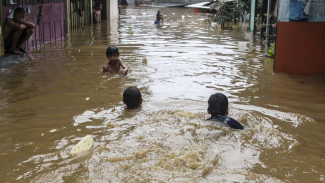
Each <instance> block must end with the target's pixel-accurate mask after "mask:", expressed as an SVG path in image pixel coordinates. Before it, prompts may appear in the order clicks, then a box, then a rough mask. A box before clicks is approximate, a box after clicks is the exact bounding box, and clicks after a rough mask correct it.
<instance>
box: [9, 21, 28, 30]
mask: <svg viewBox="0 0 325 183" xmlns="http://www.w3.org/2000/svg"><path fill="white" fill-rule="evenodd" d="M6 24H7V25H8V26H9V27H12V28H14V29H18V30H23V29H25V28H26V25H24V24H19V23H16V22H14V21H12V20H10V19H8V20H7V21H6Z"/></svg>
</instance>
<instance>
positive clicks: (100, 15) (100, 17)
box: [98, 11, 102, 23]
mask: <svg viewBox="0 0 325 183" xmlns="http://www.w3.org/2000/svg"><path fill="white" fill-rule="evenodd" d="M101 20H102V12H101V11H99V13H98V21H99V23H101Z"/></svg>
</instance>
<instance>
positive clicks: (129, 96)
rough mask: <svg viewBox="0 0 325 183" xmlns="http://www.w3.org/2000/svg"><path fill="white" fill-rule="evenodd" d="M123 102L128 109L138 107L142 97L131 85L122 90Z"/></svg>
mask: <svg viewBox="0 0 325 183" xmlns="http://www.w3.org/2000/svg"><path fill="white" fill-rule="evenodd" d="M123 103H124V104H126V106H127V108H128V109H136V108H139V107H140V105H141V104H142V97H141V92H140V90H139V89H138V88H137V87H135V86H133V87H129V88H127V89H126V90H124V92H123Z"/></svg>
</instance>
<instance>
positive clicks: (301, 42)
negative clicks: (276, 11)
mask: <svg viewBox="0 0 325 183" xmlns="http://www.w3.org/2000/svg"><path fill="white" fill-rule="evenodd" d="M324 33H325V22H278V30H277V41H276V52H275V60H274V72H285V73H288V74H300V75H312V74H319V73H323V74H325V61H324V58H325V51H324V50H325V36H324Z"/></svg>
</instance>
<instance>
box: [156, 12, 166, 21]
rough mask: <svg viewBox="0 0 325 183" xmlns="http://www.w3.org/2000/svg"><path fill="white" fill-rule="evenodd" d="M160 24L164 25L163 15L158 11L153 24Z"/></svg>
mask: <svg viewBox="0 0 325 183" xmlns="http://www.w3.org/2000/svg"><path fill="white" fill-rule="evenodd" d="M160 23H164V15H163V14H162V13H160V11H158V13H157V19H156V21H155V24H160Z"/></svg>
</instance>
